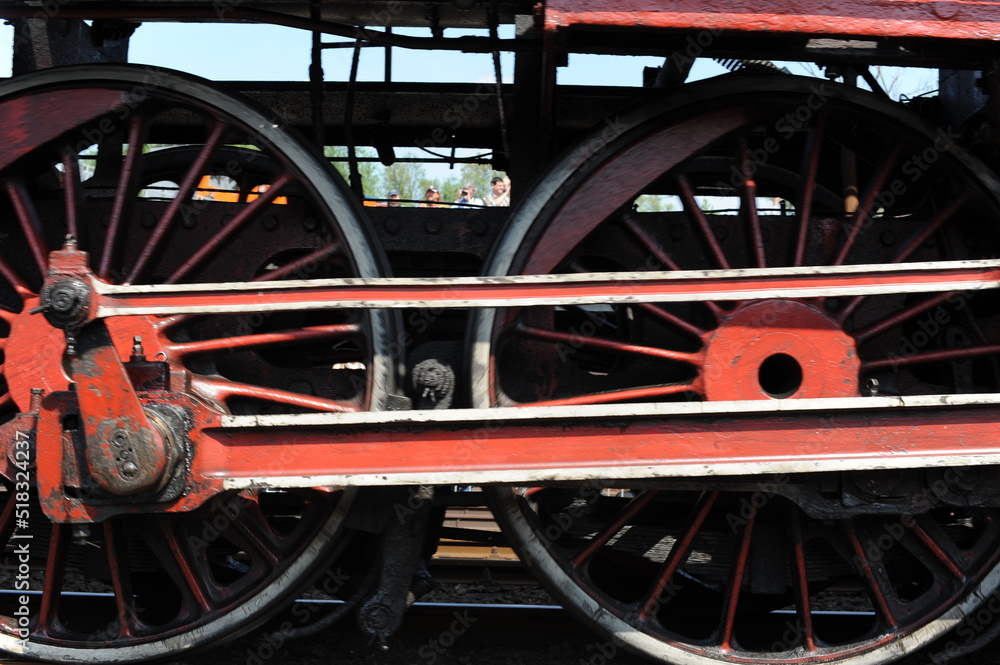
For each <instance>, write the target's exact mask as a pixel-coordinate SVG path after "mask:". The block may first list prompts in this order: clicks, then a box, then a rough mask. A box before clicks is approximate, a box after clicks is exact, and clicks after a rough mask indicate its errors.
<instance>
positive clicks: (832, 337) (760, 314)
mask: <svg viewBox="0 0 1000 665" xmlns="http://www.w3.org/2000/svg"><path fill="white" fill-rule="evenodd" d="M860 366H861V363H860V361H859V359H858V354H857V350H856V348H855V343H854V339H853V338H852V337H851V336H850V335H848V334H846V333H845V332H844V331H843V330H842V329H841V327H840V325H839V324H838V323H837V322H836V321H834V320H833V319H832V318H830V317H829V316H827V315H826V314H824V313H823V312H821V311H819V310H818V309H816V308H815V307H813V306H811V305H807V304H805V303H802V302H798V301H794V300H764V301H759V302H754V303H749V304H744V305H740V306H738V307H737V308H736V310H735V311H733V312H732V314H730V315H729V316H727V317H726V318H725V319H724V320H723V322H722V323H721V325H719V327H718V328H717V329H716V330H715V331H714V332H713V333H712V335H711V336H710V338H709V341H708V349H707V351H706V354H705V374H704V381H705V398H706V399H709V400H746V399H768V398H771V399H785V398H792V397H794V398H810V397H853V396H857V394H858V373H859V370H860Z"/></svg>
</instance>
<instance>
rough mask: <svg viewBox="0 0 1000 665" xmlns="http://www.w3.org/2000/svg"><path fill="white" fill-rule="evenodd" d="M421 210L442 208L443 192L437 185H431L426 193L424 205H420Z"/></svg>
mask: <svg viewBox="0 0 1000 665" xmlns="http://www.w3.org/2000/svg"><path fill="white" fill-rule="evenodd" d="M420 207H421V208H440V207H441V192H440V191H439V190H438V188H437V185H431V186H430V187H428V188H427V191H426V192H424V203H421V204H420Z"/></svg>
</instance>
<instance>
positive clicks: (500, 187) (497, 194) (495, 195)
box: [483, 176, 510, 208]
mask: <svg viewBox="0 0 1000 665" xmlns="http://www.w3.org/2000/svg"><path fill="white" fill-rule="evenodd" d="M490 188H492V190H493V191H492V192H490V193H489V194H487V195H486V196H484V197H483V201H485V202H486V205H488V206H490V207H491V208H501V207H507V206H509V205H510V196H508V195H507V183H505V182H504V180H503V178H501V177H500V176H497V177H495V178H493V180H490Z"/></svg>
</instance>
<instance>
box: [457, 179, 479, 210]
mask: <svg viewBox="0 0 1000 665" xmlns="http://www.w3.org/2000/svg"><path fill="white" fill-rule="evenodd" d="M455 203H456V204H458V205H456V206H455V207H456V208H464V207H466V206H482V205H486V204H484V203H483V200H482V199H481V198H479V197H478V196H476V186H475V185H473V184H472V183H471V182H467V183H465V186H464V187H462V189H460V190H459V192H458V198H457V199H455Z"/></svg>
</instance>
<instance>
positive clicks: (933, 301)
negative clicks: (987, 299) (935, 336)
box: [854, 291, 959, 344]
mask: <svg viewBox="0 0 1000 665" xmlns="http://www.w3.org/2000/svg"><path fill="white" fill-rule="evenodd" d="M958 293H959V292H958V291H946V292H945V293H939V294H938V295H936V296H934V297H932V298H928V299H927V300H925V301H924V302H921V303H917V304H916V305H914V306H912V307H909V308H907V309H905V310H903V311H902V312H897V313H895V314H893V315H892V316H888V317H886V318H884V319H882V320H881V321H876V322H875V323H873V324H871V325H869V326H868V327H867V328H862V329H861V330H858V331H855V333H854V339H856V340H857V341H858V343H859V344H860V343H861V342H864V341H866V340H869V339H871V338H872V337H875V336H876V335H881V334H882V333H884V332H885V331H887V330H891V329H892V328H895V327H897V326H899V325H902V324H903V323H904V322H906V321H909V320H910V319H912V318H913V317H915V316H920V315H921V314H923V313H924V312H926V311H927V310H929V309H933V308H934V307H937V306H939V305H942V304H944V303H946V302H948V300H949V299H951V298H954V297H955V296H956V295H957V294H958Z"/></svg>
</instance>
